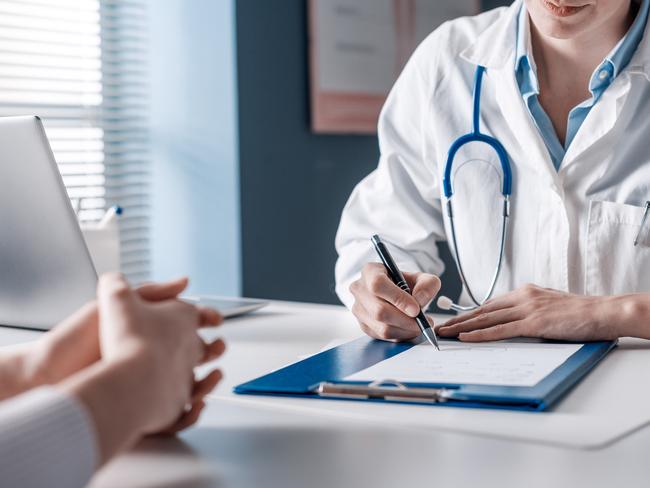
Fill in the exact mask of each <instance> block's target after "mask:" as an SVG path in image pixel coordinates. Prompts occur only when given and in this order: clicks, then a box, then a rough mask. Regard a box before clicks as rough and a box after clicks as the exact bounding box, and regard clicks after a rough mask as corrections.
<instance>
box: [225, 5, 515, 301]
mask: <svg viewBox="0 0 650 488" xmlns="http://www.w3.org/2000/svg"><path fill="white" fill-rule="evenodd" d="M431 1H436V0H431ZM306 3H307V2H306V1H305V0H282V1H281V2H280V1H278V0H276V1H269V0H237V2H236V10H237V11H236V19H237V63H238V92H239V93H238V99H239V148H240V149H239V164H240V181H241V183H240V184H241V214H242V215H241V217H242V219H241V230H242V275H243V292H244V294H245V295H246V296H258V297H267V298H275V299H283V300H297V301H310V302H322V303H338V299H337V297H336V295H335V294H334V263H335V261H336V252H335V250H334V235H335V232H336V228H337V225H338V221H339V217H340V215H341V210H342V209H343V206H344V205H345V202H346V200H347V198H348V196H349V194H350V192H351V191H352V188H353V187H354V185H355V184H356V183H357V182H358V181H359V180H360V179H361V178H363V177H364V176H365V175H367V174H368V173H369V172H370V171H372V169H373V168H374V167H375V166H376V165H377V158H378V155H379V151H378V147H377V139H376V137H374V136H326V135H314V134H312V133H311V132H310V124H309V78H308V52H307V51H308V44H307V20H306V19H307V7H306ZM504 3H509V2H503V1H502V2H499V1H491V2H489V3H487V5H488V6H490V7H492V6H494V5H497V4H504ZM443 255H444V256H446V260H447V261H448V262H450V256H449V253H448V250H447V249H446V246H444V248H443ZM448 269H450V270H451V272H450V273H449V272H448V273H446V274H445V275H443V283H444V286H445V290H444V291H445V293H447V294H449V296H452V297H453V296H457V295H458V291H459V289H460V288H459V284H458V279H457V277H456V274H455V272H454V270H453V264H452V265H451V266H448Z"/></svg>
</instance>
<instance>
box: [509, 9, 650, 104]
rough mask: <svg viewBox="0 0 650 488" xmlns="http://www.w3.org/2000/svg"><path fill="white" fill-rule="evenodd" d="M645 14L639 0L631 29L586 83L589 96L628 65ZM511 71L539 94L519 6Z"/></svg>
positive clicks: (527, 32)
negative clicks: (513, 61)
mask: <svg viewBox="0 0 650 488" xmlns="http://www.w3.org/2000/svg"><path fill="white" fill-rule="evenodd" d="M649 12H650V0H641V3H640V5H639V11H638V12H637V15H636V18H635V19H634V22H633V23H632V26H631V27H630V29H629V30H628V32H627V33H626V34H625V36H623V38H622V39H621V40H620V41H619V42H618V44H616V46H615V47H614V49H612V50H611V52H610V53H609V54H608V55H607V56H606V57H605V59H604V60H603V62H602V63H601V64H600V65H599V66H598V67H597V68H596V70H595V71H594V73H593V74H592V76H591V81H590V83H589V89H590V91H591V92H592V93H593V92H594V91H595V90H598V89H602V88H606V87H607V86H609V85H610V84H611V82H612V81H613V80H614V78H616V77H617V76H618V75H619V73H620V72H621V71H623V69H625V67H626V66H627V65H628V63H629V62H630V60H631V59H632V56H633V55H634V53H635V51H636V50H637V48H638V47H639V43H640V42H641V40H642V38H643V35H644V33H645V30H646V25H647V22H648V13H649ZM515 71H516V72H517V74H518V77H519V78H520V79H521V78H527V79H528V85H529V86H530V88H531V89H534V90H535V91H536V92H539V89H538V82H537V74H536V73H537V66H536V65H535V59H534V57H533V50H532V45H531V35H530V19H529V17H528V11H527V10H526V7H525V5H523V4H522V5H521V8H520V11H519V16H518V18H517V42H516V47H515ZM605 73H606V74H605Z"/></svg>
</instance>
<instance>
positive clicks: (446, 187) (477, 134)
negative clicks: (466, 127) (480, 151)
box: [443, 66, 512, 312]
mask: <svg viewBox="0 0 650 488" xmlns="http://www.w3.org/2000/svg"><path fill="white" fill-rule="evenodd" d="M484 73H485V67H483V66H478V67H477V69H476V76H475V83H474V103H473V109H474V110H473V114H472V121H473V131H472V132H471V133H469V134H466V135H464V136H461V137H460V138H458V139H457V140H456V141H455V142H454V143H453V144H452V145H451V147H450V149H449V154H448V156H447V165H446V166H445V171H444V177H443V191H444V194H445V197H446V199H447V215H448V217H449V227H450V230H451V240H452V247H453V252H454V258H455V261H456V268H457V270H458V274H459V275H460V278H461V280H462V282H463V286H464V287H465V290H466V291H467V294H468V296H469V298H470V300H471V301H472V302H473V305H470V306H461V305H458V304H456V303H453V302H451V300H450V305H449V308H450V309H451V310H455V311H457V312H468V311H471V310H474V309H476V308H478V307H480V306H482V305H483V304H485V302H487V301H488V300H489V299H490V298H491V297H492V294H493V293H494V289H495V287H496V284H497V281H498V280H499V275H500V273H501V269H502V268H503V260H504V256H505V247H506V240H507V237H508V221H509V218H510V194H511V192H512V170H511V168H510V161H509V159H508V154H507V152H506V151H505V148H504V147H503V145H502V144H501V143H500V142H499V141H498V140H497V139H495V138H494V137H491V136H488V135H486V134H482V133H481V131H480V125H479V124H480V112H481V88H482V82H483V74H484ZM470 142H482V143H485V144H488V145H489V146H491V147H492V148H493V149H494V150H495V151H496V153H497V156H498V157H499V161H500V163H501V169H502V171H503V187H502V191H501V193H502V196H503V211H502V221H501V222H502V223H501V245H500V249H499V259H498V261H497V266H496V268H495V270H494V274H493V275H492V281H491V282H490V286H489V288H488V291H487V293H486V294H485V297H484V298H483V299H482V300H478V299H477V298H476V295H475V294H474V292H473V291H472V288H471V287H470V286H469V282H468V281H467V277H466V275H465V271H464V269H463V264H462V262H461V259H460V252H459V249H458V240H457V236H456V225H455V223H454V210H453V203H452V200H453V198H452V197H453V187H452V182H451V172H452V166H453V162H454V158H455V157H456V153H457V152H458V150H459V149H460V148H461V147H462V146H464V145H465V144H468V143H470Z"/></svg>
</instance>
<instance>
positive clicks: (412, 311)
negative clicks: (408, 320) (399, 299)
mask: <svg viewBox="0 0 650 488" xmlns="http://www.w3.org/2000/svg"><path fill="white" fill-rule="evenodd" d="M419 313H420V307H418V306H417V305H413V304H409V305H407V306H406V315H408V316H410V317H415V316H416V315H417V314H419Z"/></svg>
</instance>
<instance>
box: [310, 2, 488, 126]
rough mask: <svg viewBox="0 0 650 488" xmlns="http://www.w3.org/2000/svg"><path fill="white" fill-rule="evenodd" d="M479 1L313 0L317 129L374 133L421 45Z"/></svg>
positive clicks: (312, 75)
mask: <svg viewBox="0 0 650 488" xmlns="http://www.w3.org/2000/svg"><path fill="white" fill-rule="evenodd" d="M479 11H480V2H479V0H310V1H309V41H310V47H309V53H310V81H311V125H312V130H313V131H314V132H316V133H331V134H335V133H338V134H341V133H343V134H345V133H348V134H349V133H358V134H372V133H375V132H376V130H377V119H378V118H379V112H380V110H381V107H382V105H383V103H384V100H385V99H386V95H387V94H388V92H389V91H390V88H391V87H392V85H393V83H394V82H395V80H396V79H397V76H398V75H399V72H400V71H401V69H402V67H403V66H404V64H405V63H406V61H407V60H408V57H409V56H410V55H411V53H412V52H413V50H414V49H415V47H416V46H417V45H418V43H419V42H421V41H422V40H423V39H424V38H425V37H426V36H427V35H428V34H429V33H430V32H432V31H433V30H434V29H435V28H436V27H438V26H439V25H440V24H442V23H443V22H445V21H447V20H450V19H453V18H456V17H460V16H463V15H474V14H476V13H478V12H479Z"/></svg>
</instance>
